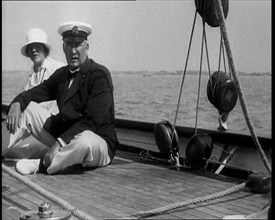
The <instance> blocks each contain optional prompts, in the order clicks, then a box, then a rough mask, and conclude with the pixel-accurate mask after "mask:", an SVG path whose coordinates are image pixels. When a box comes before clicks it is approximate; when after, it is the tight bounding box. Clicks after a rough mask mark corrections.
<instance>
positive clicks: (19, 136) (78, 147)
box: [3, 102, 111, 174]
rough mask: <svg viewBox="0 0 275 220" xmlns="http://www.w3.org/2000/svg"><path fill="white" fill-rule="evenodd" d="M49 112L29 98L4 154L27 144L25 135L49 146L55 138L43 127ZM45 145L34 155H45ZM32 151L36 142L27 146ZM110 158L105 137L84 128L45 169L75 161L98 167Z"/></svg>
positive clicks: (69, 164) (31, 152)
mask: <svg viewBox="0 0 275 220" xmlns="http://www.w3.org/2000/svg"><path fill="white" fill-rule="evenodd" d="M50 115H51V113H50V112H49V111H47V110H46V109H45V108H43V107H41V106H40V105H39V104H37V103H35V102H31V103H30V104H29V105H28V107H27V108H26V109H25V111H24V112H23V113H22V115H21V118H20V128H17V131H16V132H15V133H14V134H11V135H10V142H9V145H8V147H7V149H6V150H5V151H4V152H3V155H4V156H6V155H8V154H11V152H12V151H13V152H16V151H20V149H21V148H22V147H23V148H24V146H26V143H25V142H26V139H27V138H28V137H29V136H30V135H31V134H32V135H33V136H34V137H35V138H36V139H37V140H39V141H40V142H41V143H43V144H44V145H45V146H47V147H48V149H49V148H50V147H51V146H52V145H53V144H54V142H55V141H56V139H55V138H54V137H53V136H52V135H51V134H49V133H48V132H47V131H46V130H45V129H44V128H43V125H44V123H45V121H46V119H47V118H48V117H50ZM32 145H33V144H32ZM39 147H41V146H39ZM48 149H46V150H42V151H39V153H38V155H37V158H40V157H41V154H43V155H44V154H45V153H46V152H47V150H48ZM33 151H37V149H36V148H35V146H33V147H32V149H29V150H28V154H34V153H33ZM27 156H28V155H27ZM110 162H111V159H110V157H109V155H108V146H107V143H106V141H105V140H104V139H103V138H101V137H100V136H99V135H97V134H95V133H94V132H92V131H89V130H86V131H83V132H82V133H80V134H77V135H76V136H75V137H74V138H73V139H72V141H71V142H70V143H69V144H67V145H65V146H63V147H62V148H61V149H60V151H59V152H57V153H56V154H55V155H54V157H53V160H52V163H51V164H50V166H49V167H48V168H47V172H48V173H49V174H52V173H56V172H58V171H61V170H64V169H65V168H66V167H69V166H72V165H74V164H82V165H83V166H84V167H101V166H106V165H108V164H109V163H110Z"/></svg>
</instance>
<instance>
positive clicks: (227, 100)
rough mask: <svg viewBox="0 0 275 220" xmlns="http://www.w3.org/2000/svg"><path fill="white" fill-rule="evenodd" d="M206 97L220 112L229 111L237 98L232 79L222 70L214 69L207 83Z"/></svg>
mask: <svg viewBox="0 0 275 220" xmlns="http://www.w3.org/2000/svg"><path fill="white" fill-rule="evenodd" d="M207 97H208V100H209V101H210V103H211V104H212V105H214V106H215V107H216V108H217V109H218V110H219V111H220V112H230V111H231V110H232V109H233V108H234V107H235V105H236V103H237V99H238V93H237V88H236V85H235V83H234V81H233V79H231V78H230V76H228V75H227V74H226V73H225V72H223V71H215V72H214V73H213V74H212V75H211V77H210V79H209V80H208V83H207Z"/></svg>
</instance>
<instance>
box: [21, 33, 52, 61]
mask: <svg viewBox="0 0 275 220" xmlns="http://www.w3.org/2000/svg"><path fill="white" fill-rule="evenodd" d="M32 43H42V44H44V46H45V47H46V48H47V49H48V50H49V51H50V49H51V46H50V45H49V44H48V43H47V34H46V33H45V31H43V30H41V29H39V28H32V29H30V30H29V31H28V33H27V43H26V44H25V45H24V46H23V47H22V48H21V53H22V54H23V55H24V56H26V57H29V56H28V53H27V46H28V45H30V44H32Z"/></svg>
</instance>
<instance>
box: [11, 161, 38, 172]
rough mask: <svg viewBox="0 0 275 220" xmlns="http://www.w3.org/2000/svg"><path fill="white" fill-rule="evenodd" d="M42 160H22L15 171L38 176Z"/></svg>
mask: <svg viewBox="0 0 275 220" xmlns="http://www.w3.org/2000/svg"><path fill="white" fill-rule="evenodd" d="M39 164H40V159H22V160H19V161H18V162H17V163H16V165H15V169H16V171H17V172H18V173H20V174H22V175H28V174H36V173H37V171H38V170H39Z"/></svg>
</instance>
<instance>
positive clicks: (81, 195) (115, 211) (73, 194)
mask: <svg viewBox="0 0 275 220" xmlns="http://www.w3.org/2000/svg"><path fill="white" fill-rule="evenodd" d="M117 132H118V137H119V140H120V143H121V145H120V147H119V149H120V150H118V151H117V154H116V156H115V159H114V161H113V163H112V164H111V165H110V166H108V167H104V168H99V169H94V170H83V169H80V168H79V167H78V166H74V167H72V168H71V169H68V170H67V171H64V173H60V174H56V175H45V174H41V173H37V174H36V175H28V176H25V177H26V178H28V179H29V180H31V181H33V182H34V183H37V184H38V185H40V186H41V187H43V188H44V189H46V190H48V191H50V192H51V193H54V194H55V195H56V196H58V197H60V198H61V199H63V200H66V201H68V202H69V203H70V204H72V205H73V206H75V207H77V208H78V209H80V210H82V211H85V212H86V213H88V214H89V215H90V216H92V217H93V218H95V219H119V218H123V217H127V216H131V215H135V214H137V213H139V212H141V211H147V210H151V209H155V208H159V207H163V206H166V205H168V204H172V203H176V202H179V201H187V200H190V199H194V198H197V197H201V196H206V195H209V194H213V193H216V192H219V191H223V190H225V189H228V188H230V187H232V186H235V185H237V184H239V183H241V182H243V180H237V179H233V178H229V177H226V176H217V175H213V174H210V173H207V172H203V171H188V170H184V169H183V170H180V171H177V170H175V169H173V167H171V166H169V165H166V164H161V163H159V162H156V161H152V160H148V159H144V158H142V157H140V155H139V152H141V151H142V149H147V150H150V151H152V152H157V147H156V144H155V142H154V141H153V139H152V133H150V132H144V131H135V132H134V133H133V132H130V131H129V130H127V129H121V128H118V129H117ZM180 140H181V143H185V142H186V139H185V138H182V137H181V138H180ZM6 143H7V140H5V139H2V147H3V146H4V145H5V144H6ZM183 153H184V152H183V150H181V152H180V154H183ZM2 163H4V164H6V165H7V166H9V167H10V168H12V169H14V164H15V163H14V162H3V161H2ZM3 186H8V189H6V190H5V188H3ZM3 190H4V191H3ZM270 198H271V195H270V193H268V194H252V193H250V192H248V191H247V190H241V191H238V192H236V193H233V194H230V195H227V196H224V197H221V198H218V199H215V200H210V201H207V202H202V203H199V204H197V205H191V206H187V207H183V208H179V209H175V210H172V211H169V212H167V213H165V214H162V215H157V216H153V217H148V219H151V218H152V219H153V218H155V219H221V218H223V217H224V216H225V215H231V214H232V215H233V214H245V215H248V214H251V213H254V212H258V211H260V210H261V209H262V208H263V207H264V206H265V205H267V204H269V201H270ZM43 201H48V200H47V199H46V198H45V197H43V196H41V195H40V194H38V193H36V192H35V191H34V190H32V189H31V188H29V187H28V186H26V185H24V184H22V183H21V182H19V181H18V180H16V179H14V178H13V177H12V176H10V175H9V174H7V173H5V172H2V217H3V219H5V220H10V219H18V218H19V214H18V213H17V212H15V211H7V208H8V207H11V206H14V207H17V208H19V209H20V210H22V211H27V210H37V207H38V205H40V204H41V203H42V202H43ZM48 202H49V203H51V204H52V202H50V201H48ZM52 205H53V208H54V210H58V209H60V207H58V206H57V205H55V204H52ZM71 219H76V218H75V217H71Z"/></svg>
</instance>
